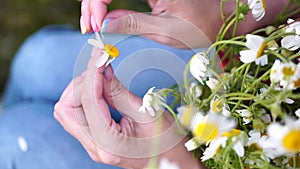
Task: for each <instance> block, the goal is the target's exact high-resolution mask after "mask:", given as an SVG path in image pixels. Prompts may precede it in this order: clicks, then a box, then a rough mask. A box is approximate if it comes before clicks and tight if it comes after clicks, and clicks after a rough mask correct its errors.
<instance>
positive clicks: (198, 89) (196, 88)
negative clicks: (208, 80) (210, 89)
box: [190, 82, 203, 98]
mask: <svg viewBox="0 0 300 169" xmlns="http://www.w3.org/2000/svg"><path fill="white" fill-rule="evenodd" d="M194 92H195V96H196V97H197V98H198V97H200V96H201V95H202V93H203V90H202V88H201V87H200V86H198V85H197V84H196V83H195V82H192V83H191V85H190V93H194Z"/></svg>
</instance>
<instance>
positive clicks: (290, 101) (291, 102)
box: [284, 98, 295, 104]
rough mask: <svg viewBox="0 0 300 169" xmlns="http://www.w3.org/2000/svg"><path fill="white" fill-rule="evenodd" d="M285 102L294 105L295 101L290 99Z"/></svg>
mask: <svg viewBox="0 0 300 169" xmlns="http://www.w3.org/2000/svg"><path fill="white" fill-rule="evenodd" d="M284 102H286V103H287V104H293V103H294V102H295V101H294V100H293V99H290V98H286V99H285V100H284Z"/></svg>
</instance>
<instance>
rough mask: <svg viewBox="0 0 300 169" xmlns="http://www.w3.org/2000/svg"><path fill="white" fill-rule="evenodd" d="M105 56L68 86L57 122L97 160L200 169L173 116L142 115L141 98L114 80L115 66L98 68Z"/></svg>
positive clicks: (128, 165) (57, 107) (123, 164)
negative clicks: (152, 161) (117, 117)
mask: <svg viewBox="0 0 300 169" xmlns="http://www.w3.org/2000/svg"><path fill="white" fill-rule="evenodd" d="M100 55H101V51H100V50H98V49H95V48H94V51H93V54H92V57H91V60H90V63H89V65H88V69H87V70H86V72H85V73H84V74H82V75H81V76H79V77H77V78H75V79H74V80H73V81H72V82H71V83H70V84H69V86H68V87H67V88H66V89H65V91H64V93H63V95H62V96H61V98H60V100H59V101H58V103H57V104H56V105H55V112H54V116H55V118H56V119H57V120H58V121H59V122H60V123H61V124H62V125H63V127H64V128H65V129H66V130H67V131H68V132H69V133H70V134H71V135H73V136H74V137H75V138H76V139H78V140H79V141H80V143H81V144H82V145H83V146H84V148H85V149H86V150H87V152H88V153H89V155H90V157H91V158H92V159H93V160H94V161H97V162H103V163H106V164H111V165H116V166H121V167H124V168H138V169H141V168H144V167H145V166H147V164H148V160H149V158H150V157H152V156H156V157H157V158H158V159H159V160H160V159H162V158H168V160H170V161H172V162H176V163H177V164H178V165H180V166H181V168H200V164H199V160H197V159H194V158H193V156H192V154H191V153H190V152H187V151H186V149H185V147H184V142H185V141H186V140H187V138H186V137H185V136H184V135H178V133H176V132H177V131H178V128H177V126H176V124H174V118H173V117H172V116H171V115H170V114H169V113H168V112H163V113H161V114H159V115H157V116H156V117H155V118H153V117H151V116H150V115H149V114H148V113H146V114H144V113H141V112H139V111H138V109H139V108H140V106H141V105H142V100H141V98H139V97H137V96H135V95H133V94H132V93H130V92H129V91H128V90H127V89H126V88H125V87H124V86H123V85H122V84H121V83H120V82H119V81H118V80H117V79H116V78H115V77H114V74H113V70H112V68H111V67H110V66H109V67H108V68H107V69H106V70H105V71H104V67H100V68H99V69H97V68H96V67H95V66H94V64H95V61H96V59H97V57H99V56H100ZM104 72H105V73H104ZM108 105H110V106H112V107H113V108H115V109H117V110H118V111H119V112H122V114H123V115H124V117H123V118H122V120H121V122H120V123H116V122H115V121H114V120H113V119H112V118H111V115H110V112H109V108H108ZM159 126H160V127H159ZM154 143H156V144H154ZM153 150H155V151H153Z"/></svg>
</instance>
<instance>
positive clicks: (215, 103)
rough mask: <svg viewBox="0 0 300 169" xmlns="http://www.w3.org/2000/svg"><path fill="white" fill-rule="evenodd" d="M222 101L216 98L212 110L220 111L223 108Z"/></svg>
mask: <svg viewBox="0 0 300 169" xmlns="http://www.w3.org/2000/svg"><path fill="white" fill-rule="evenodd" d="M220 103H221V101H220V100H218V99H216V100H214V101H213V102H212V104H211V110H212V111H213V112H215V113H217V112H220V111H221V110H222V107H221V106H220Z"/></svg>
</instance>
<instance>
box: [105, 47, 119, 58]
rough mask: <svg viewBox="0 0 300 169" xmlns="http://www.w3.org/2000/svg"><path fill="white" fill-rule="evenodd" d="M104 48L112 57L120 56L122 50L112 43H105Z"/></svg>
mask: <svg viewBox="0 0 300 169" xmlns="http://www.w3.org/2000/svg"><path fill="white" fill-rule="evenodd" d="M104 50H105V52H107V53H108V55H109V56H110V57H113V58H116V57H118V56H119V54H120V52H119V50H118V48H116V47H115V46H113V45H111V44H105V45H104Z"/></svg>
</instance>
